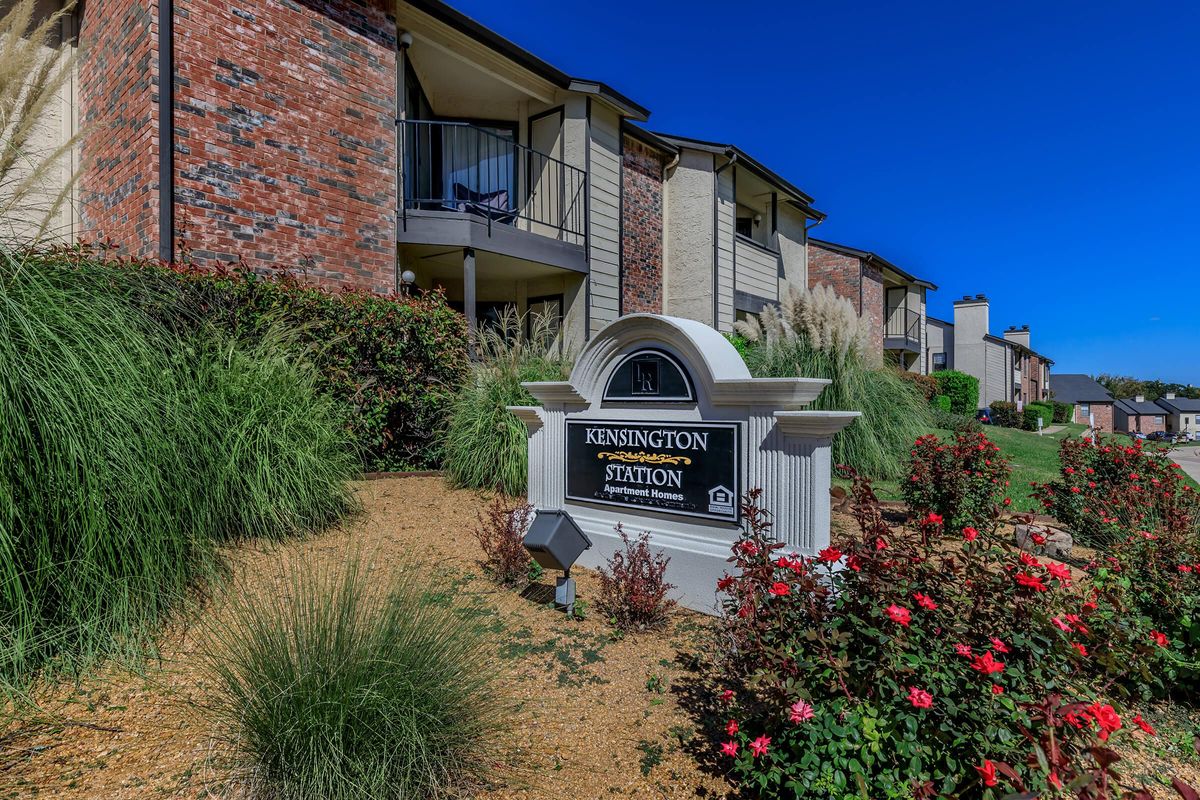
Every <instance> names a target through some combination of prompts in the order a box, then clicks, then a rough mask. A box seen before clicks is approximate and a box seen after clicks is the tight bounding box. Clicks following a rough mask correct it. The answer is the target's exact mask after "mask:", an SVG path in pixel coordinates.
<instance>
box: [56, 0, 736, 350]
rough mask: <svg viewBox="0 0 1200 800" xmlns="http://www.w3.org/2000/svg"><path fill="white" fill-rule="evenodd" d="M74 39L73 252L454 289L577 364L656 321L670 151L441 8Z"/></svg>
mask: <svg viewBox="0 0 1200 800" xmlns="http://www.w3.org/2000/svg"><path fill="white" fill-rule="evenodd" d="M44 2H45V5H46V9H45V10H46V12H47V13H49V12H50V11H52V10H54V8H56V7H57V4H56V3H54V2H53V0H44ZM69 22H70V25H69V26H67V25H64V30H63V33H64V38H65V39H66V38H72V37H74V36H75V35H76V34H77V36H78V41H79V43H80V44H81V45H82V46H83V48H84V52H85V57H84V58H83V59H82V60H81V62H80V64H79V69H78V79H77V81H75V83H74V85H73V86H72V87H71V90H70V92H69V96H68V97H65V98H64V99H63V109H64V111H63V113H62V114H56V115H55V119H56V120H58V119H60V118H61V119H62V120H64V121H63V122H62V124H57V125H55V126H53V127H54V128H55V129H54V130H50V131H48V132H47V133H46V139H47V144H53V140H54V139H55V138H56V137H57V139H58V140H59V141H63V140H65V137H68V136H69V135H70V133H71V132H72V129H71V123H72V122H73V121H74V120H76V119H78V120H79V124H80V125H82V126H83V130H84V132H85V136H84V138H83V141H82V146H81V153H80V156H81V157H82V159H83V160H84V162H85V163H86V164H87V168H86V169H85V170H84V172H83V174H82V176H81V180H80V182H79V188H78V202H77V204H74V205H73V208H74V209H75V210H76V220H75V222H74V224H69V225H65V226H61V228H60V233H62V235H63V236H64V238H68V239H73V238H76V237H83V238H86V239H89V240H105V241H108V242H110V243H111V244H112V245H113V246H114V247H115V248H116V249H117V252H119V253H121V254H123V255H129V256H134V257H139V258H153V257H161V258H164V259H166V258H172V257H178V256H179V255H180V253H182V252H186V254H187V257H188V258H189V259H190V260H191V261H192V262H194V263H197V264H199V265H202V266H203V265H215V264H217V263H219V262H224V263H228V262H234V261H238V260H245V261H246V262H247V263H249V264H250V265H252V266H254V267H256V268H260V267H272V266H274V267H283V268H287V269H291V270H294V271H296V272H302V273H304V274H305V275H306V276H307V277H309V278H310V279H313V280H315V281H317V282H320V283H322V284H324V285H327V286H330V287H336V288H341V287H346V288H355V289H368V290H372V291H376V292H390V291H395V290H399V289H402V288H418V289H431V288H434V287H438V288H441V289H442V290H444V291H445V292H446V294H447V297H448V298H449V300H450V301H451V302H452V303H453V304H454V305H456V306H457V307H459V308H461V309H462V310H463V312H464V313H465V314H466V315H467V317H468V318H470V319H472V320H486V319H488V318H491V317H495V316H497V315H498V314H499V311H500V309H501V308H503V307H505V306H513V307H516V308H517V309H518V310H519V311H522V312H524V311H527V310H533V311H542V312H546V313H548V314H549V315H550V316H551V317H553V318H555V319H558V320H559V321H560V329H561V331H562V341H564V343H565V346H567V347H571V348H573V349H578V347H579V346H581V345H582V342H583V341H584V339H585V338H586V337H587V336H589V335H590V334H591V333H592V332H595V331H596V330H599V329H600V328H601V327H603V326H604V325H605V324H607V323H608V322H611V321H612V320H613V319H615V318H616V317H617V316H618V315H619V314H621V313H622V312H628V311H635V310H650V311H661V310H663V303H664V297H663V284H664V280H663V278H664V270H663V254H664V246H663V245H664V234H663V229H662V224H663V213H664V195H663V183H664V179H665V170H666V166H667V164H668V163H669V162H671V161H673V160H675V159H677V158H678V156H679V150H678V148H677V147H675V146H674V145H672V144H670V143H669V142H666V141H664V140H662V139H660V138H658V137H656V136H654V135H653V134H651V133H649V132H647V131H645V130H643V129H640V128H637V127H636V126H634V125H632V124H631V123H635V122H645V121H646V120H647V119H648V117H649V111H648V110H647V109H646V108H644V107H643V106H641V105H639V104H638V103H637V102H636V101H634V100H632V99H631V98H629V97H627V96H625V95H623V94H621V93H620V92H619V91H617V90H616V89H614V88H612V87H610V86H608V85H607V84H605V83H604V82H602V81H599V80H594V79H590V78H581V77H578V76H572V75H568V74H566V73H564V72H562V71H561V70H559V69H557V68H555V67H554V66H552V65H551V64H549V63H547V62H545V61H543V60H542V59H540V58H538V57H537V56H535V55H533V54H532V53H530V52H528V51H527V50H524V49H523V48H521V47H520V46H518V45H516V44H514V43H513V42H510V41H508V40H507V39H504V38H503V37H501V36H499V35H498V34H496V33H495V32H493V31H491V30H489V29H487V28H485V27H483V26H482V25H480V24H478V23H476V22H475V21H473V20H471V19H469V18H468V17H466V16H465V15H463V14H461V13H459V12H458V11H456V10H454V9H453V8H451V7H450V6H448V5H446V4H444V3H441V2H437V1H436V0H412V1H411V2H399V3H394V2H390V1H389V0H325V2H321V3H290V2H283V0H236V2H231V1H230V0H221V1H219V2H218V1H217V0H161V2H151V1H150V0H106V2H97V3H87V4H85V5H83V6H81V7H80V8H79V10H78V11H77V12H76V13H75V14H74V15H73V16H72V17H71V19H70V21H69ZM68 27H69V29H68ZM167 74H170V75H171V76H172V79H171V80H164V79H161V78H162V76H165V75H167ZM160 89H161V90H162V91H160ZM60 129H61V130H60ZM747 180H748V179H747Z"/></svg>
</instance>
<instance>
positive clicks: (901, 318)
mask: <svg viewBox="0 0 1200 800" xmlns="http://www.w3.org/2000/svg"><path fill="white" fill-rule="evenodd" d="M883 335H884V337H885V338H887V339H908V340H909V341H911V342H915V343H917V344H920V342H921V315H920V314H918V313H917V312H916V311H913V310H911V309H908V308H889V309H888V310H887V317H886V319H884V322H883Z"/></svg>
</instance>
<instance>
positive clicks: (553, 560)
mask: <svg viewBox="0 0 1200 800" xmlns="http://www.w3.org/2000/svg"><path fill="white" fill-rule="evenodd" d="M591 546H592V540H591V539H589V538H588V537H587V534H586V533H584V532H583V531H582V530H580V528H579V526H578V525H577V524H575V520H573V519H571V515H570V514H568V513H567V512H566V511H562V510H560V509H538V511H537V515H536V516H535V517H534V518H533V524H531V525H530V526H529V531H528V532H527V533H526V534H525V549H526V550H528V551H529V555H530V556H531V557H532V558H533V560H534V561H536V562H537V563H538V564H539V565H540V566H541V567H542V568H543V569H557V570H562V573H563V574H562V577H561V578H559V579H558V581H557V583H555V586H554V603H555V605H557V606H559V607H561V608H564V609H566V612H567V613H568V614H574V613H575V579H574V578H572V577H571V565H572V564H574V563H575V559H577V558H579V556H580V554H581V553H583V551H584V550H587V549H589V548H590V547H591Z"/></svg>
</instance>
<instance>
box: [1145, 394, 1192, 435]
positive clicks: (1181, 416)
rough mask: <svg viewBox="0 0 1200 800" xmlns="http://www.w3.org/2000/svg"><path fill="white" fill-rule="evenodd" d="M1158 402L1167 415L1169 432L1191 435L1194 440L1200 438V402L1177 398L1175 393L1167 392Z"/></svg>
mask: <svg viewBox="0 0 1200 800" xmlns="http://www.w3.org/2000/svg"><path fill="white" fill-rule="evenodd" d="M1156 402H1157V403H1158V405H1160V406H1161V407H1162V409H1163V411H1164V412H1165V413H1166V416H1167V419H1166V423H1167V430H1168V431H1169V432H1171V433H1186V434H1190V435H1191V437H1192V438H1193V439H1195V438H1197V437H1198V436H1200V400H1193V399H1191V398H1188V397H1176V396H1175V393H1174V392H1167V393H1166V394H1165V395H1163V396H1162V397H1160V398H1158V400H1157V401H1156Z"/></svg>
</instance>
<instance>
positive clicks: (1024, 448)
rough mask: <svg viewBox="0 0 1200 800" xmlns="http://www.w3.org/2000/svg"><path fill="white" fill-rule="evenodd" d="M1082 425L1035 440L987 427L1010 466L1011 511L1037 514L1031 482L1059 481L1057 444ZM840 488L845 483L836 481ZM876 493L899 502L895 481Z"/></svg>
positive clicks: (1010, 430)
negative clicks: (1030, 493)
mask: <svg viewBox="0 0 1200 800" xmlns="http://www.w3.org/2000/svg"><path fill="white" fill-rule="evenodd" d="M1084 428H1085V426H1083V425H1066V426H1064V428H1063V430H1061V431H1058V432H1057V433H1047V434H1043V435H1041V436H1038V435H1037V434H1036V433H1032V432H1030V431H1022V430H1017V429H1016V428H999V427H996V426H992V425H988V426H985V427H984V433H986V434H987V436H988V438H989V439H991V440H992V441H993V442H995V443H996V444H998V445H1000V449H1001V451H1002V452H1003V453H1004V455H1005V457H1007V458H1008V459H1009V461H1011V462H1012V468H1013V473H1012V487H1011V490H1012V491H1011V497H1012V499H1013V510H1014V511H1040V510H1041V506H1040V505H1039V506H1037V507H1036V508H1035V504H1034V501H1033V500H1032V498H1030V496H1029V491H1030V487H1029V484H1030V482H1031V481H1037V482H1038V483H1045V482H1046V481H1051V480H1054V479H1055V478H1056V477H1058V444H1059V442H1060V441H1061V440H1062V439H1063V438H1065V437H1067V436H1079V435H1080V434H1081V433H1083V431H1084ZM932 433H936V434H937V435H938V436H941V437H943V438H950V437H952V436H953V435H954V434H953V433H951V432H950V431H944V430H934V431H932ZM838 482H839V483H841V484H842V485H845V483H844V482H842V481H838ZM875 492H876V493H877V494H878V495H879V497H880V498H882V499H884V500H900V499H902V498H901V496H900V484H899V483H898V482H897V481H879V482H877V483H876V484H875Z"/></svg>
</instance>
